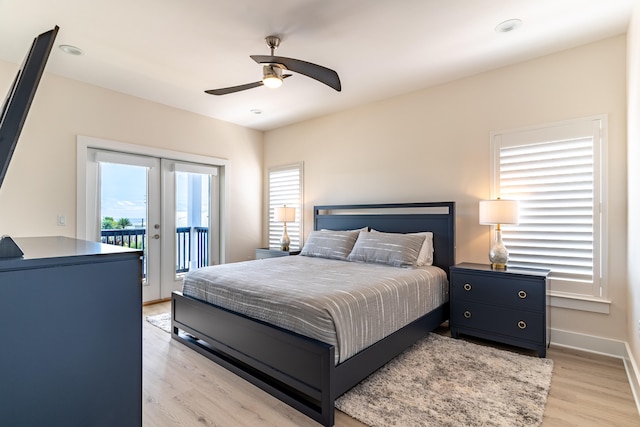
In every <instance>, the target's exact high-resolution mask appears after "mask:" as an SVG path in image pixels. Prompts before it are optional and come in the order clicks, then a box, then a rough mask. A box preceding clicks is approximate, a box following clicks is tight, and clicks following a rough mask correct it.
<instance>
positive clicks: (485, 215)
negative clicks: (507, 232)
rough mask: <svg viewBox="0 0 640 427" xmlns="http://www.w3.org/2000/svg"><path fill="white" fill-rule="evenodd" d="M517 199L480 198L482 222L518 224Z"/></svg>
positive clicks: (487, 223)
mask: <svg viewBox="0 0 640 427" xmlns="http://www.w3.org/2000/svg"><path fill="white" fill-rule="evenodd" d="M517 223H518V201H517V200H502V199H497V200H480V224H483V225H495V224H517Z"/></svg>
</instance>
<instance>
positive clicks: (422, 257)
mask: <svg viewBox="0 0 640 427" xmlns="http://www.w3.org/2000/svg"><path fill="white" fill-rule="evenodd" d="M371 232H372V233H380V231H378V230H374V229H373V228H372V229H371ZM409 234H416V235H418V236H424V242H423V243H422V247H421V248H420V253H419V254H418V259H417V260H416V264H415V265H416V266H417V267H421V266H423V265H433V233H432V232H431V231H422V232H420V233H409Z"/></svg>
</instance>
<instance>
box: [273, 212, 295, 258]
mask: <svg viewBox="0 0 640 427" xmlns="http://www.w3.org/2000/svg"><path fill="white" fill-rule="evenodd" d="M273 220H274V221H280V222H283V223H284V231H283V233H282V238H281V239H280V250H282V251H286V252H289V244H290V243H291V240H290V239H289V235H288V234H287V222H292V221H295V220H296V208H288V207H287V205H284V206H282V207H277V208H274V213H273Z"/></svg>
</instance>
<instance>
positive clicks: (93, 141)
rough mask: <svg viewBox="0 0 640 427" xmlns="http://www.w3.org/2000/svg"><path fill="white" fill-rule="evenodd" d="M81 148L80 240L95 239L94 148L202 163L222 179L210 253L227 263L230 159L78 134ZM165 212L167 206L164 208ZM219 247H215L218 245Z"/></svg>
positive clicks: (78, 177)
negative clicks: (89, 182) (91, 181)
mask: <svg viewBox="0 0 640 427" xmlns="http://www.w3.org/2000/svg"><path fill="white" fill-rule="evenodd" d="M76 145H77V158H76V168H77V175H76V186H77V187H76V191H77V194H76V196H77V199H76V210H77V211H76V237H77V238H78V239H86V240H95V239H94V238H93V237H94V236H92V234H93V233H94V231H93V229H94V228H95V224H93V221H90V220H89V218H90V217H91V215H94V214H95V210H94V209H91V208H90V207H88V205H87V202H88V201H89V200H91V199H92V198H94V196H95V195H94V194H90V192H92V191H94V190H93V188H89V186H88V185H87V172H88V171H87V160H88V158H87V154H88V150H89V149H90V148H94V149H98V150H110V151H116V152H121V153H129V154H137V155H143V156H150V157H157V158H165V159H172V160H177V161H183V162H189V163H199V164H204V165H211V166H216V167H217V168H218V173H219V175H218V178H219V186H220V194H219V200H220V207H219V211H218V215H219V221H220V222H219V228H218V230H219V237H218V239H214V238H211V239H210V248H209V251H210V252H209V253H210V255H211V262H212V263H213V264H223V263H225V259H226V253H227V251H228V245H229V243H228V236H227V233H225V232H224V230H225V228H226V225H227V224H228V218H229V216H228V206H229V203H228V198H229V191H228V188H229V180H228V177H229V165H230V162H229V160H227V159H221V158H217V157H208V156H202V155H197V154H189V153H182V152H178V151H172V150H165V149H161V148H154V147H147V146H141V145H135V144H129V143H124V142H118V141H111V140H106V139H100V138H94V137H89V136H83V135H78V136H77V140H76ZM162 209H164V207H162ZM216 241H217V242H218V245H215V242H216ZM169 296H170V292H169V294H168V295H167V293H165V292H163V298H165V297H169Z"/></svg>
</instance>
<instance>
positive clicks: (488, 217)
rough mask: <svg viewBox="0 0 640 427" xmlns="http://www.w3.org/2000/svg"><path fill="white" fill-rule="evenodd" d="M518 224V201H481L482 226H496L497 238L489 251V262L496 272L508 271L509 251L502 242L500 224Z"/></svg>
mask: <svg viewBox="0 0 640 427" xmlns="http://www.w3.org/2000/svg"><path fill="white" fill-rule="evenodd" d="M517 223H518V202H517V201H516V200H502V199H500V198H498V199H496V200H481V201H480V224H482V225H495V226H496V228H495V238H494V240H493V243H492V244H491V250H490V251H489V261H491V268H493V269H494V270H506V268H507V262H508V261H509V251H508V250H507V248H506V247H505V245H504V242H503V241H502V230H501V229H500V224H517Z"/></svg>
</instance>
